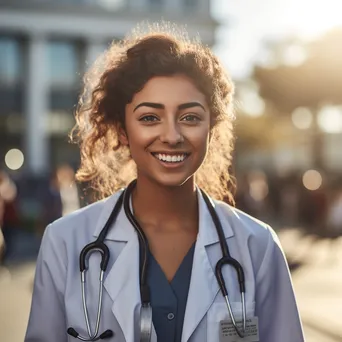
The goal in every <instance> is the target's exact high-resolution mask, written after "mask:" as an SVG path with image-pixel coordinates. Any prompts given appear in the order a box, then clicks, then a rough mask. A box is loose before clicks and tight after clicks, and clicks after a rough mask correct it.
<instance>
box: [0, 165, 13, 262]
mask: <svg viewBox="0 0 342 342" xmlns="http://www.w3.org/2000/svg"><path fill="white" fill-rule="evenodd" d="M16 196H17V188H16V185H15V184H14V182H13V181H12V180H11V179H10V177H9V176H8V174H7V173H6V172H4V171H2V170H0V260H1V259H2V257H4V255H6V254H7V253H8V251H10V249H11V243H12V235H13V234H12V233H13V232H12V229H14V226H15V225H16V224H15V223H16V221H17V217H16V213H15V206H14V201H15V199H16Z"/></svg>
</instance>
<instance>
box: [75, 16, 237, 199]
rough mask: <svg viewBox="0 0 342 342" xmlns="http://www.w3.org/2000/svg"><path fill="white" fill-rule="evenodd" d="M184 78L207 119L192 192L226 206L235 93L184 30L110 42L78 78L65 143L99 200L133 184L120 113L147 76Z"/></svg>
mask: <svg viewBox="0 0 342 342" xmlns="http://www.w3.org/2000/svg"><path fill="white" fill-rule="evenodd" d="M175 74H184V75H186V76H187V77H189V78H190V79H191V80H192V81H193V82H194V84H195V86H196V87H197V88H198V89H199V90H200V91H201V92H202V93H203V94H204V95H205V97H206V100H207V102H208V105H209V108H210V112H211V140H210V145H209V149H208V153H207V156H206V160H205V161H204V163H203V164H202V166H201V167H200V169H199V170H198V171H197V173H196V175H195V179H196V183H197V184H198V186H200V187H201V188H203V189H204V190H206V191H207V192H208V193H209V194H210V195H211V196H213V197H215V198H217V199H224V200H227V201H229V202H230V203H231V204H233V203H234V200H233V190H234V189H235V183H234V180H233V177H232V176H231V174H230V171H229V170H230V167H231V160H232V149H233V133H232V126H233V125H232V123H233V119H234V115H233V110H232V107H233V106H232V98H233V92H234V86H233V83H232V81H231V80H230V78H229V77H228V75H227V74H226V73H225V71H224V69H223V67H222V65H221V64H220V62H219V61H218V59H217V57H216V56H214V54H213V53H212V52H211V50H210V49H209V48H208V47H206V46H204V45H202V44H200V43H199V41H198V40H197V39H190V38H189V37H188V36H187V33H186V31H185V30H182V29H179V28H177V27H175V26H173V27H170V25H165V23H164V25H160V24H154V25H152V26H149V30H148V32H147V33H146V32H145V33H142V32H141V29H140V28H139V29H138V30H137V31H133V33H132V34H131V35H129V36H128V37H127V38H125V39H124V40H122V41H119V42H113V43H112V44H111V46H110V47H109V48H108V50H107V51H105V52H104V54H103V55H102V56H100V57H99V58H98V59H97V61H96V62H95V63H94V65H93V66H92V68H91V69H90V70H89V71H88V72H87V73H86V75H85V77H84V90H83V93H82V95H81V97H80V100H79V104H78V108H77V110H76V115H75V116H76V125H75V127H74V128H73V130H72V132H71V140H72V141H73V142H76V143H78V144H79V146H80V152H81V165H80V168H79V170H78V172H77V174H76V177H77V179H78V180H79V181H83V182H84V181H86V182H90V184H91V186H92V188H93V189H95V190H96V191H97V192H98V194H99V197H101V198H102V197H105V196H108V195H111V194H112V193H113V192H115V191H117V190H118V189H119V188H121V187H124V186H126V185H127V184H128V182H130V181H131V180H132V179H133V178H134V177H136V165H135V163H134V161H133V160H132V158H131V156H130V153H129V150H128V148H127V147H125V146H123V145H121V144H120V141H119V139H118V127H120V126H121V127H123V128H125V106H126V104H128V103H130V102H131V101H132V98H133V96H134V94H136V93H137V92H139V91H140V90H141V89H142V88H143V87H144V85H145V84H146V82H147V81H148V80H149V79H151V78H152V77H154V76H171V75H175Z"/></svg>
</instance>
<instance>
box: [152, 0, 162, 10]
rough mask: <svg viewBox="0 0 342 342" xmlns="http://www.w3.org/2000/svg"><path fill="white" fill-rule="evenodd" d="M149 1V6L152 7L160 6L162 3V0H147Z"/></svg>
mask: <svg viewBox="0 0 342 342" xmlns="http://www.w3.org/2000/svg"><path fill="white" fill-rule="evenodd" d="M149 1H150V7H152V9H153V8H158V9H159V8H160V7H162V6H163V5H164V0H149Z"/></svg>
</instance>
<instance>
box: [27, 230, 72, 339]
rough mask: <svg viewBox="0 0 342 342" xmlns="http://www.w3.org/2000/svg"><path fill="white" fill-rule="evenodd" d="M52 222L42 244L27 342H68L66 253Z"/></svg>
mask: <svg viewBox="0 0 342 342" xmlns="http://www.w3.org/2000/svg"><path fill="white" fill-rule="evenodd" d="M51 228H52V227H51V225H50V226H48V227H47V228H46V230H45V233H44V236H43V240H42V244H41V247H40V251H39V255H38V259H37V267H36V275H35V280H34V290H33V297H32V305H31V313H30V318H29V323H28V327H27V331H26V337H25V342H47V341H49V342H66V341H67V333H66V329H67V328H66V319H65V311H64V290H65V278H66V265H65V264H66V263H65V260H64V258H65V256H66V252H65V250H64V247H63V245H62V244H58V239H54V238H53V229H51Z"/></svg>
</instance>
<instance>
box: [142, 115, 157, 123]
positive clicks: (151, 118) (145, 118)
mask: <svg viewBox="0 0 342 342" xmlns="http://www.w3.org/2000/svg"><path fill="white" fill-rule="evenodd" d="M157 120H158V118H157V117H156V116H154V115H146V116H143V117H142V118H140V119H139V121H142V122H154V121H157Z"/></svg>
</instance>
